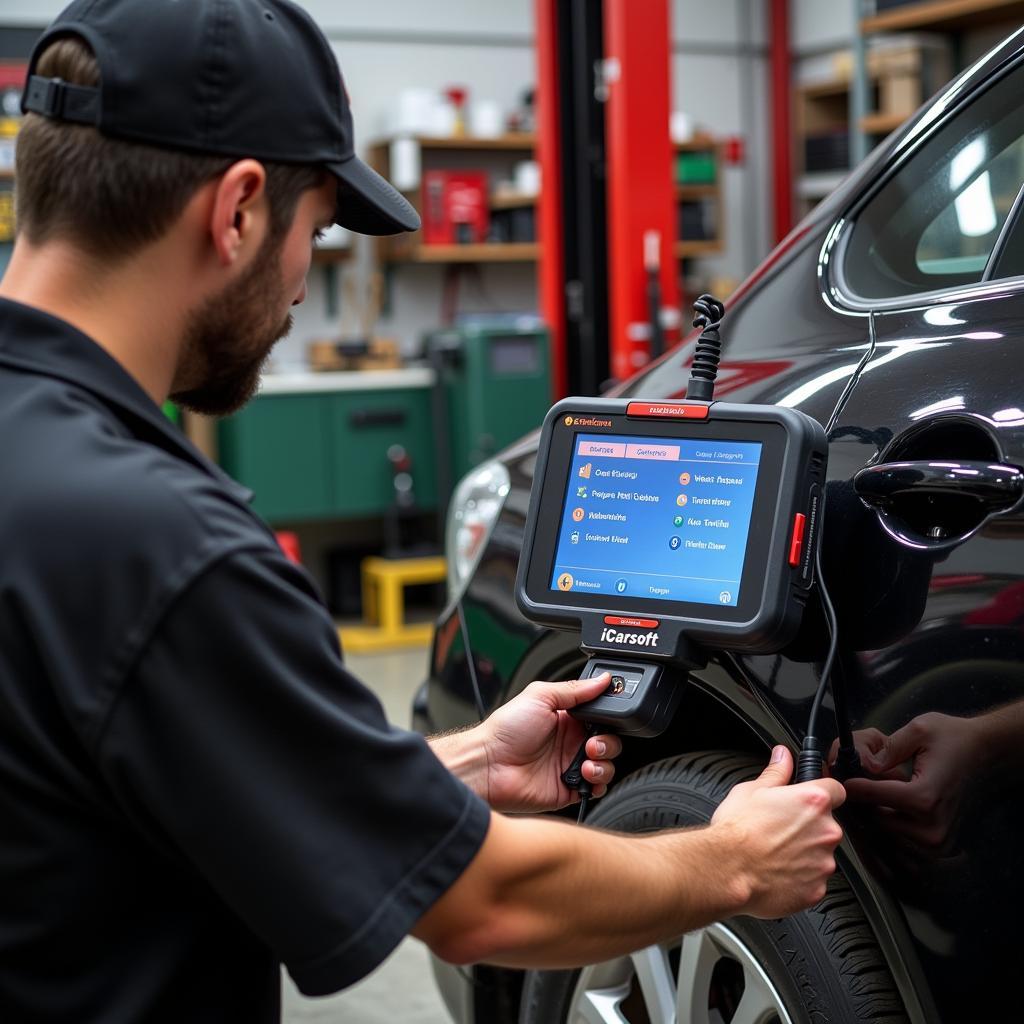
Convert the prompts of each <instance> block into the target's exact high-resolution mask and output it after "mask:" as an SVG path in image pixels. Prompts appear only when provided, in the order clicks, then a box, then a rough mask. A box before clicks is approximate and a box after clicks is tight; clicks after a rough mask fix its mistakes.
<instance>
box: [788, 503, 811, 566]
mask: <svg viewBox="0 0 1024 1024" xmlns="http://www.w3.org/2000/svg"><path fill="white" fill-rule="evenodd" d="M806 523H807V516H805V515H804V514H803V512H797V514H796V515H795V516H794V517H793V540H792V541H791V542H790V545H789V564H790V565H799V564H800V555H801V554H802V552H803V549H804V526H805V525H806Z"/></svg>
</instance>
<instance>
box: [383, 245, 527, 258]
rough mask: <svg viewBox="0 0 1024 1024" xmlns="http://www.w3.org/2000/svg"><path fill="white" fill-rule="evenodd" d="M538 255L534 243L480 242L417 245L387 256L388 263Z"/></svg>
mask: <svg viewBox="0 0 1024 1024" xmlns="http://www.w3.org/2000/svg"><path fill="white" fill-rule="evenodd" d="M539 256H540V245H538V244H537V243H536V242H484V243H481V244H478V245H420V246H418V247H416V248H415V249H412V250H409V251H408V252H399V253H394V254H391V255H389V256H388V257H387V259H388V261H389V262H392V263H521V262H526V261H529V260H535V259H537V258H538V257H539Z"/></svg>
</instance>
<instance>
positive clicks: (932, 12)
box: [860, 0, 1024, 34]
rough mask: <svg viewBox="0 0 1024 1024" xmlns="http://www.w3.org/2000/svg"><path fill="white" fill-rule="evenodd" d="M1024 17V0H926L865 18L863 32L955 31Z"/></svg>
mask: <svg viewBox="0 0 1024 1024" xmlns="http://www.w3.org/2000/svg"><path fill="white" fill-rule="evenodd" d="M1022 17H1024V0H924V2H921V3H915V4H907V5H906V6H905V7H897V8H894V9H893V10H889V11H883V12H882V13H881V14H876V15H874V16H873V17H871V18H863V19H862V20H861V23H860V30H861V32H863V33H865V34H867V33H870V32H894V31H902V30H904V29H914V28H932V29H943V30H946V31H953V30H955V29H966V28H977V27H978V26H980V25H986V24H989V25H990V24H992V23H993V22H998V21H1010V20H1014V19H1016V20H1020V19H1021V18H1022Z"/></svg>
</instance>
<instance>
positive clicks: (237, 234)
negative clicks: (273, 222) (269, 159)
mask: <svg viewBox="0 0 1024 1024" xmlns="http://www.w3.org/2000/svg"><path fill="white" fill-rule="evenodd" d="M266 184H267V172H266V170H265V169H264V167H263V164H261V163H260V162H259V161H258V160H239V161H238V163H235V164H232V165H231V166H230V167H229V168H228V169H227V170H226V171H225V172H224V174H222V175H221V176H220V178H218V179H217V184H216V189H215V191H214V196H213V204H212V206H211V208H210V214H209V217H210V222H209V230H210V237H211V240H212V241H213V245H214V249H215V250H216V252H217V258H218V259H219V260H220V263H221V265H222V266H225V267H227V266H230V265H231V264H233V263H235V262H236V261H237V260H238V258H239V257H240V256H241V255H242V254H243V253H244V252H245V250H246V249H248V250H251V251H255V250H256V249H258V248H259V245H260V243H261V242H262V239H263V235H264V232H265V229H266V222H267V208H266V207H267V204H266Z"/></svg>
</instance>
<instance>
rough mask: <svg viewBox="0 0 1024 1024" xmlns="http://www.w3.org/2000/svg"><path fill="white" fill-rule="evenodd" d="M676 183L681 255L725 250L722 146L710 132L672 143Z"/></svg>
mask: <svg viewBox="0 0 1024 1024" xmlns="http://www.w3.org/2000/svg"><path fill="white" fill-rule="evenodd" d="M672 151H673V168H672V180H673V181H674V182H675V186H676V208H677V211H678V221H677V223H676V238H677V241H676V245H675V253H676V256H677V257H679V258H680V259H688V258H690V257H698V256H709V255H713V254H714V253H719V252H721V251H722V249H723V246H724V241H723V240H724V237H725V204H724V203H723V201H722V171H721V165H722V161H721V147H720V145H719V143H718V140H717V139H715V138H713V137H712V136H710V135H695V136H694V137H693V138H692V139H690V140H688V141H687V142H676V143H673V145H672Z"/></svg>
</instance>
